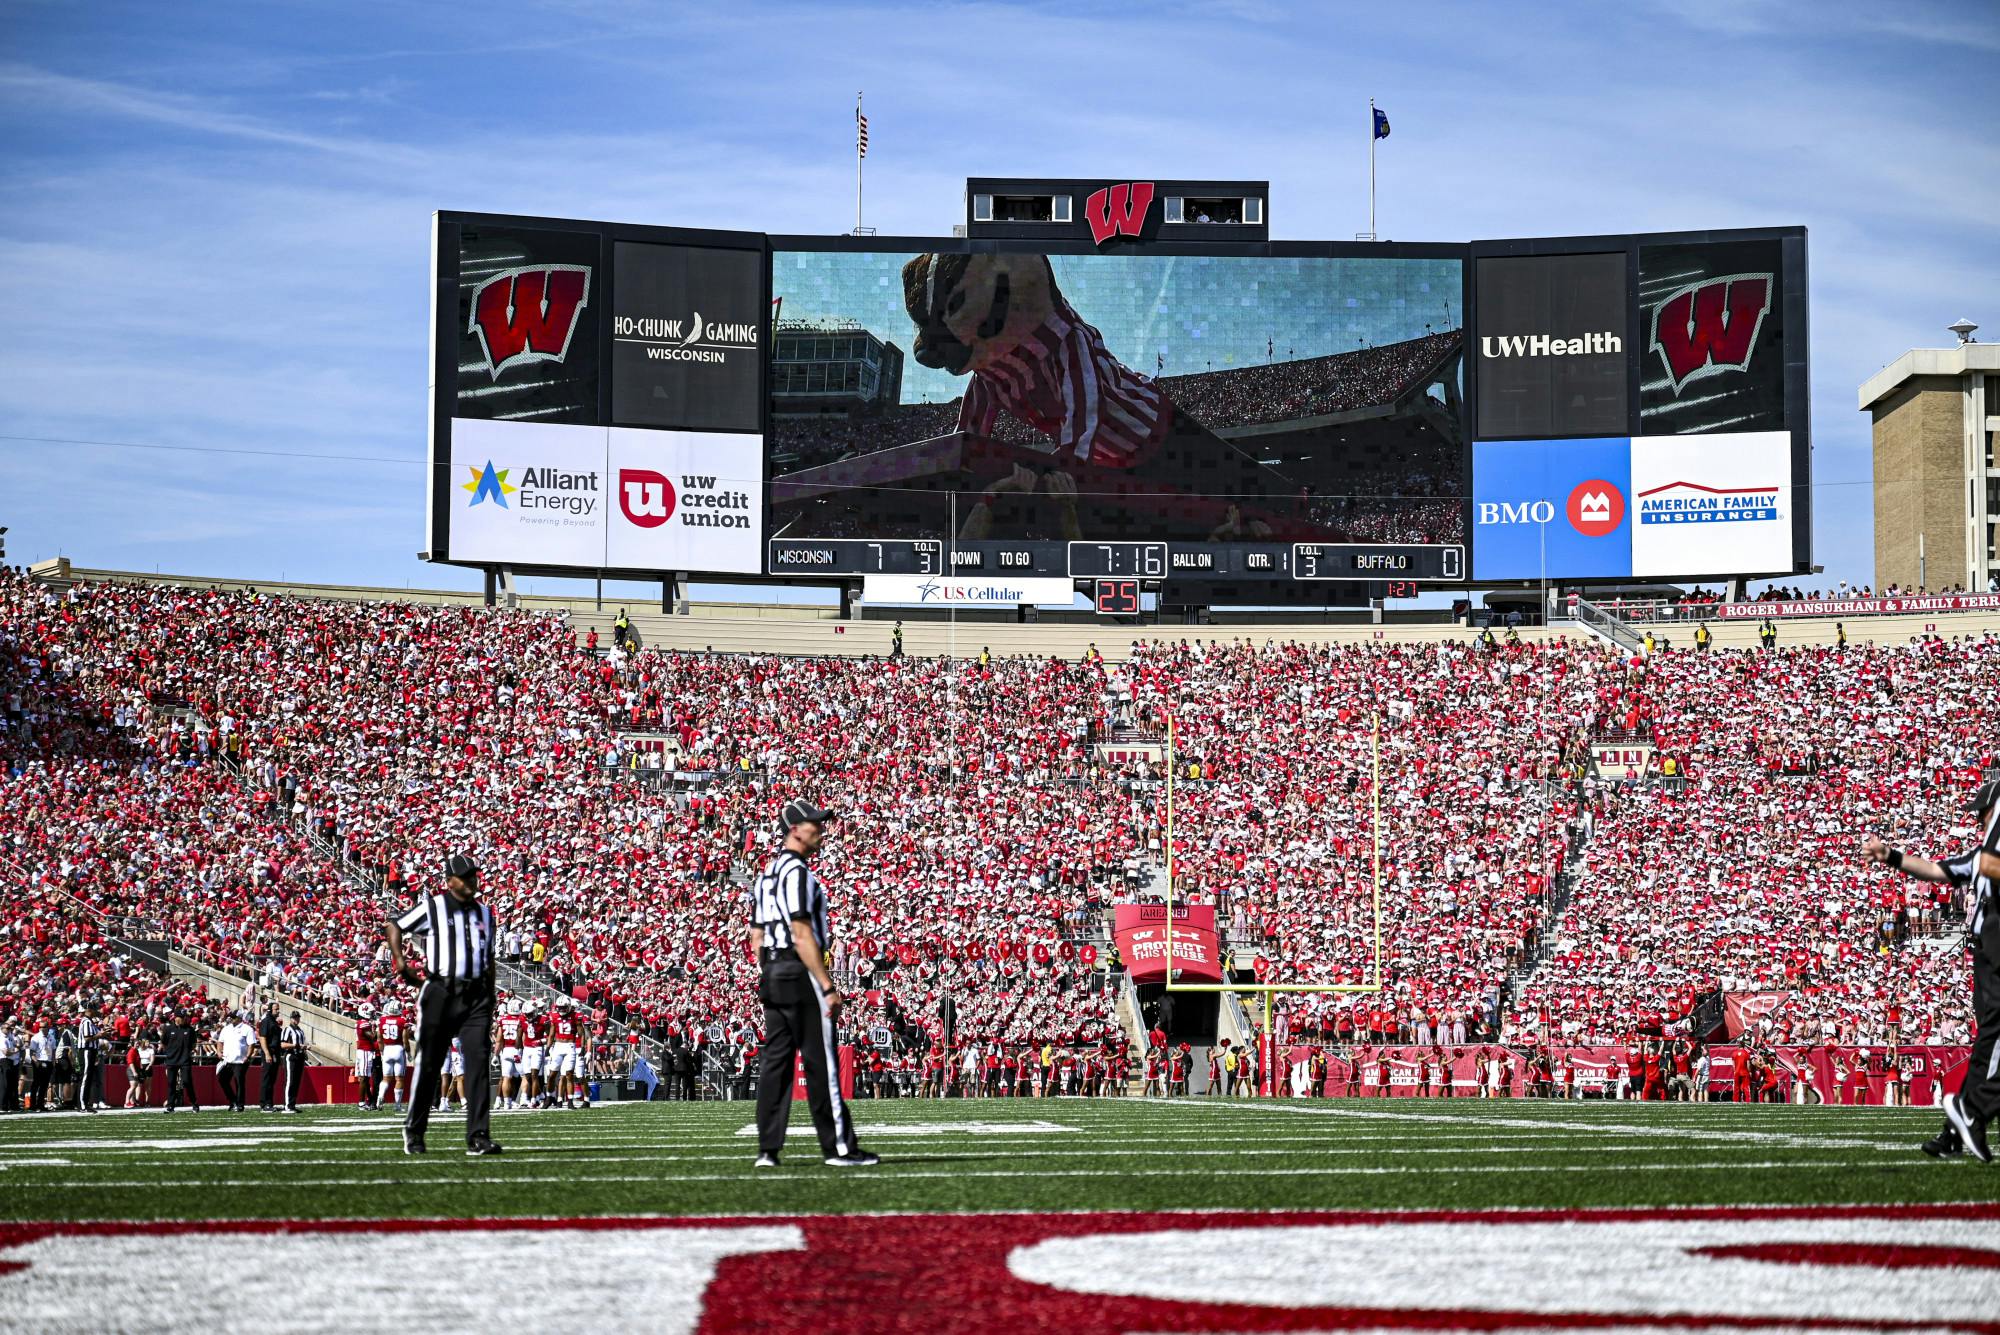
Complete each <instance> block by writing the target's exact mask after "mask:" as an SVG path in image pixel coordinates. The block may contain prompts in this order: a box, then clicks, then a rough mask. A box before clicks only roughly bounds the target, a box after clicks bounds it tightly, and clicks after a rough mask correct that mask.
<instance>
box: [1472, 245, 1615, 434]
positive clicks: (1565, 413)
mask: <svg viewBox="0 0 2000 1335" xmlns="http://www.w3.org/2000/svg"><path fill="white" fill-rule="evenodd" d="M1474 273H1475V275H1476V281H1477V283H1478V285H1479V305H1478V310H1479V331H1478V332H1479V435H1480V438H1481V439H1493V438H1495V437H1507V436H1597V435H1603V434H1605V433H1607V432H1617V431H1623V430H1625V425H1626V396H1625V381H1626V376H1625V368H1626V355H1625V342H1626V336H1627V327H1628V325H1629V323H1630V310H1631V306H1630V303H1629V302H1628V301H1627V299H1626V295H1625V252H1623V251H1615V252H1610V253H1602V254H1594V255H1491V256H1486V257H1484V258H1482V259H1480V260H1479V261H1478V263H1477V266H1476V268H1475V270H1474Z"/></svg>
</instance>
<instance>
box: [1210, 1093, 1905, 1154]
mask: <svg viewBox="0 0 2000 1335" xmlns="http://www.w3.org/2000/svg"><path fill="white" fill-rule="evenodd" d="M1177 1106H1181V1107H1189V1108H1214V1109H1218V1110H1231V1105H1228V1104H1202V1103H1195V1102H1192V1101H1189V1102H1187V1103H1184V1104H1180V1105H1177ZM1256 1111H1258V1112H1263V1113H1290V1114H1292V1115H1294V1116H1301V1117H1332V1118H1338V1119H1340V1120H1342V1121H1354V1122H1364V1121H1378V1122H1408V1123H1416V1124H1420V1125H1438V1124H1444V1125H1449V1126H1461V1127H1462V1126H1465V1125H1466V1124H1467V1123H1468V1122H1469V1121H1470V1122H1473V1123H1475V1124H1478V1125H1482V1126H1513V1125H1523V1126H1531V1127H1533V1128H1535V1129H1537V1130H1545V1131H1579V1132H1587V1133H1589V1134H1592V1135H1612V1136H1642V1137H1656V1138H1661V1139H1667V1140H1695V1141H1739V1142H1743V1143H1745V1144H1752V1145H1769V1146H1787V1147H1790V1148H1793V1149H1872V1148H1874V1147H1876V1146H1877V1145H1879V1144H1881V1142H1879V1141H1873V1140H1854V1139H1839V1138H1835V1137H1830V1136H1798V1135H1785V1134H1780V1133H1777V1132H1770V1131H1731V1130H1726V1129H1722V1128H1703V1127H1698V1126H1637V1125H1634V1124H1632V1123H1630V1122H1614V1123H1609V1124H1606V1123H1599V1122H1557V1121H1549V1120H1546V1119H1539V1118H1538V1119H1536V1120H1534V1121H1533V1122H1523V1121H1520V1120H1519V1119H1515V1118H1506V1117H1503V1118H1497V1119H1490V1118H1480V1117H1477V1116H1473V1115H1470V1114H1467V1115H1462V1116H1456V1117H1447V1116H1442V1115H1439V1114H1436V1113H1417V1112H1407V1113H1404V1112H1389V1111H1388V1110H1386V1109H1375V1108H1369V1109H1363V1108H1348V1107H1340V1108H1331V1107H1328V1108H1321V1107H1303V1106H1296V1105H1292V1104H1267V1105H1265V1106H1264V1107H1262V1108H1259V1109H1257V1110H1256Z"/></svg>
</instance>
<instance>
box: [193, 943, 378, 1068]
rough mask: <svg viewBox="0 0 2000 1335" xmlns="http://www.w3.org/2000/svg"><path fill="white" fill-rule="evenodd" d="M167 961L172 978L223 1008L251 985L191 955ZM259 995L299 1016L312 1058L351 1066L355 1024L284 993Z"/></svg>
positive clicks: (262, 992) (285, 1013) (282, 1011)
mask: <svg viewBox="0 0 2000 1335" xmlns="http://www.w3.org/2000/svg"><path fill="white" fill-rule="evenodd" d="M167 960H168V964H169V967H170V968H171V969H172V970H173V975H174V977H175V978H179V979H183V980H186V981H188V982H191V983H194V984H196V985H198V986H199V987H200V988H201V989H202V990H203V991H204V992H206V993H208V995H209V996H210V997H212V998H214V999H215V1000H217V1001H220V1002H222V1003H224V1004H225V1005H230V1006H234V1005H237V1004H238V1003H240V1002H241V1001H242V1000H243V990H244V989H245V988H246V987H248V986H249V985H250V981H249V979H247V978H239V977H237V976H236V975H235V974H233V973H224V972H223V971H222V970H220V969H214V968H210V967H209V966H208V965H206V964H203V963H202V962H201V961H200V960H198V959H196V958H195V957H194V956H192V955H183V954H182V953H181V952H180V951H178V950H175V951H170V952H168V956H167ZM258 995H259V996H260V997H262V998H264V999H265V1000H267V1001H276V1002H277V1003H278V1014H279V1015H280V1016H281V1017H285V1018H289V1017H290V1016H291V1013H292V1012H293V1011H297V1012H298V1013H299V1027H300V1028H302V1029H304V1030H305V1031H306V1047H307V1048H308V1049H309V1050H310V1051H311V1052H312V1055H313V1057H314V1058H315V1059H317V1060H319V1061H321V1062H325V1063H328V1064H331V1065H334V1066H352V1065H353V1064H354V1021H352V1020H350V1019H348V1018H347V1017H346V1016H344V1015H340V1014H338V1013H336V1012H334V1011H330V1010H328V1009H326V1008H325V1007H324V1006H316V1005H314V1004H313V1003H312V1002H310V1001H305V1000H302V999H300V998H298V997H295V996H292V995H291V994H290V993H287V992H271V991H267V990H261V989H260V991H259V993H258ZM258 1018H261V1016H259V1017H253V1021H252V1022H253V1023H254V1022H255V1020H256V1019H258Z"/></svg>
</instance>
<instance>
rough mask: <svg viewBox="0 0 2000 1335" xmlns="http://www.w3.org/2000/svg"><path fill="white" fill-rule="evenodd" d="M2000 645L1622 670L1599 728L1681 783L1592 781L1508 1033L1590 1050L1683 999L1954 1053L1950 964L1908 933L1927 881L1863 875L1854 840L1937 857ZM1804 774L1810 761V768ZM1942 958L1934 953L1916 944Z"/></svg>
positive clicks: (1777, 1036)
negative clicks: (1763, 997)
mask: <svg viewBox="0 0 2000 1335" xmlns="http://www.w3.org/2000/svg"><path fill="white" fill-rule="evenodd" d="M1996 668H2000V641H1996V640H1994V639H1992V638H1990V637H1981V638H1965V639H1955V640H1949V641H1948V640H1944V639H1940V638H1937V637H1926V638H1925V639H1922V640H1920V641H1918V642H1917V643H1915V644H1913V645H1912V646H1910V647H1908V648H1901V649H1882V648H1875V647H1869V648H1866V649H1853V648H1849V649H1847V650H1845V651H1837V650H1834V649H1831V648H1823V647H1818V646H1810V645H1808V646H1801V647H1799V648H1796V649H1791V650H1787V651H1783V652H1772V653H1742V654H1700V653H1669V654H1661V655H1656V656H1654V657H1653V658H1651V659H1650V660H1648V661H1647V663H1646V664H1645V665H1644V667H1643V668H1639V669H1628V677H1629V685H1628V687H1627V690H1626V691H1625V693H1624V694H1623V695H1622V696H1621V697H1620V698H1619V699H1618V700H1616V701H1613V702H1611V703H1612V706H1613V707H1612V708H1611V709H1610V710H1608V711H1607V713H1606V715H1605V716H1604V717H1603V718H1601V719H1600V725H1601V726H1609V727H1614V728H1616V729H1617V730H1618V731H1619V732H1620V733H1621V734H1627V733H1629V734H1637V735H1640V736H1643V737H1645V738H1646V739H1647V740H1650V741H1652V742H1653V743H1655V744H1656V745H1657V746H1658V747H1659V748H1660V753H1661V754H1663V755H1670V756H1672V757H1674V758H1675V761H1676V768H1677V769H1678V770H1680V772H1681V773H1683V774H1684V775H1686V776H1687V783H1686V786H1685V787H1682V786H1680V785H1655V786H1640V787H1636V788H1625V787H1618V786H1607V787H1603V788H1600V789H1596V790H1595V791H1593V792H1592V793H1591V794H1590V795H1589V798H1588V802H1587V806H1588V812H1587V816H1588V819H1589V821H1590V823H1591V826H1592V829H1591V835H1590V839H1589V841H1588V843H1587V845H1586V846H1585V849H1584V865H1583V867H1582V869H1581V871H1580V874H1579V875H1578V877H1577V891H1576V894H1575V897H1574V898H1573V899H1572V900H1571V901H1570V903H1569V905H1568V906H1567V909H1566V910H1565V912H1564V914H1563V916H1562V919H1561V922H1560V924H1559V925H1558V927H1557V929H1556V931H1555V932H1554V934H1553V935H1554V936H1555V938H1556V942H1555V949H1556V954H1555V957H1554V959H1553V961H1552V967H1550V968H1546V969H1544V970H1543V971H1542V972H1541V973H1540V974H1538V975H1537V978H1536V982H1535V984H1534V985H1532V986H1531V987H1530V988H1529V989H1528V990H1527V992H1526V994H1525V995H1524V996H1523V997H1522V998H1521V1019H1522V1021H1523V1023H1524V1026H1526V1025H1532V1024H1534V1023H1538V1022H1545V1023H1547V1024H1548V1025H1550V1026H1551V1030H1550V1032H1553V1033H1554V1034H1555V1035H1556V1036H1558V1037H1568V1038H1579V1039H1581V1040H1582V1041H1586V1042H1595V1041H1604V1040H1605V1038H1606V1036H1607V1034H1608V1031H1610V1030H1611V1029H1613V1028H1615V1026H1616V1024H1617V1022H1618V1017H1620V1016H1624V1015H1631V1014H1640V1015H1646V1016H1651V1017H1654V1018H1655V1019H1658V1020H1663V1021H1672V1020H1676V1019H1679V1018H1682V1017H1684V1015H1685V1008H1686V1003H1687V1001H1688V999H1689V998H1690V997H1691V995H1693V994H1694V993H1696V992H1700V991H1711V990H1720V991H1724V992H1782V993H1785V994H1786V997H1787V999H1786V1001H1785V1002H1784V1003H1783V1005H1782V1006H1780V1007H1778V1008H1777V1009H1774V1010H1772V1011H1771V1012H1770V1013H1769V1014H1768V1015H1767V1016H1765V1017H1764V1019H1763V1021H1762V1034H1763V1036H1764V1037H1767V1038H1769V1039H1770V1040H1771V1041H1773V1042H1779V1043H1790V1042H1797V1043H1822V1042H1824V1043H1859V1044H1883V1043H1888V1042H1892V1041H1900V1042H1903V1043H1911V1042H1944V1043H1952V1042H1964V1041H1966V1040H1967V1037H1968V1031H1967V1021H1968V1018H1969V1016H1968V1011H1967V1007H1966V1004H1965V1002H1966V998H1965V988H1964V961H1963V959H1962V958H1960V957H1959V955H1958V954H1957V953H1956V952H1955V951H1951V950H1948V949H1943V948H1941V947H1942V946H1943V945H1944V944H1945V942H1944V940H1943V939H1942V938H1938V939H1935V940H1926V939H1925V937H1924V933H1925V931H1926V930H1928V931H1932V932H1934V931H1936V930H1937V929H1938V928H1939V927H1941V926H1942V925H1943V919H1944V918H1945V916H1946V915H1947V913H1948V912H1949V910H1950V907H1951V906H1950V904H1949V901H1948V897H1947V896H1946V895H1945V894H1944V893H1943V892H1942V888H1941V887H1938V886H1933V885H1928V884H1924V883H1921V882H1916V881H1910V880H1906V879H1903V878H1900V877H1898V878H1889V877H1884V876H1880V875H1872V874H1870V873H1868V872H1867V871H1866V870H1864V869H1863V868H1862V867H1861V866H1860V865H1859V863H1858V861H1857V858H1856V853H1855V850H1856V847H1857V846H1858V843H1859V841H1860V839H1861V838H1862V836H1863V835H1864V834H1866V833H1868V832H1876V833H1879V834H1881V835H1882V836H1883V837H1884V838H1889V839H1891V840H1892V841H1896V842H1904V841H1907V842H1909V843H1910V844H1912V845H1913V846H1917V847H1924V848H1929V849H1932V850H1934V851H1936V850H1951V849H1953V848H1954V847H1957V846H1958V845H1955V844H1954V843H1953V839H1954V838H1955V837H1957V838H1962V839H1964V840H1969V839H1970V838H1971V837H1972V827H1971V817H1970V815H1969V814H1968V813H1967V812H1965V811H1964V810H1963V804H1964V799H1965V796H1966V793H1967V791H1968V789H1969V788H1970V786H1971V785H1972V784H1973V782H1974V781H1975V780H1976V779H1977V778H1978V777H1979V776H1981V775H1982V774H1984V773H1985V772H1986V771H1987V770H1988V769H1990V768H1991V767H1992V766H1994V765H1995V764H1996V762H2000V755H1997V754H1996V745H1995V742H1994V738H1995V737H1996V736H2000V700H1996V698H1995V696H1994V693H1993V691H1992V689H1991V683H1992V681H1993V680H1994V672H1995V669H1996ZM1808 762H1810V763H1808ZM1932 947H1939V948H1932Z"/></svg>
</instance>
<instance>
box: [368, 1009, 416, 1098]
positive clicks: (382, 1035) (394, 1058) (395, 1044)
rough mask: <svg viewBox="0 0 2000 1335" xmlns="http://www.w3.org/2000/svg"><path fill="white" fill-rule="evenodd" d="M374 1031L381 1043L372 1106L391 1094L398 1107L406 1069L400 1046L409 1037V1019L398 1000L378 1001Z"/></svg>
mask: <svg viewBox="0 0 2000 1335" xmlns="http://www.w3.org/2000/svg"><path fill="white" fill-rule="evenodd" d="M376 1035H377V1037H378V1038H379V1039H380V1040H381V1044H382V1083H381V1084H380V1085H379V1086H378V1087H377V1088H376V1091H375V1106H376V1107H377V1108H380V1107H382V1106H383V1105H384V1104H387V1103H389V1102H390V1101H391V1096H392V1095H393V1097H394V1103H395V1106H396V1107H397V1108H398V1109H401V1108H402V1106H403V1081H404V1079H405V1078H406V1077H407V1076H408V1075H409V1073H410V1065H409V1062H408V1060H407V1059H406V1058H405V1057H404V1055H403V1049H404V1045H405V1044H406V1043H407V1042H408V1041H409V1040H410V1038H411V1037H412V1035H411V1033H410V1026H409V1022H408V1021H406V1020H404V1018H403V1003H402V1002H400V1001H396V1000H394V999H393V998H392V999H390V1000H389V1001H386V1002H384V1003H383V1004H382V1022H381V1023H380V1024H379V1025H377V1026H376Z"/></svg>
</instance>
